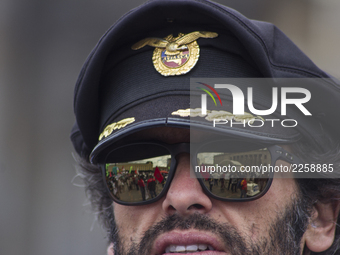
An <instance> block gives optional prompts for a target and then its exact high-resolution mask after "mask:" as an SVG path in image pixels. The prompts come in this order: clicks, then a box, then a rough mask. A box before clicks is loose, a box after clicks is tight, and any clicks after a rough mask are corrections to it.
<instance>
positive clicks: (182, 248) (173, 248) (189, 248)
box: [165, 244, 214, 253]
mask: <svg viewBox="0 0 340 255" xmlns="http://www.w3.org/2000/svg"><path fill="white" fill-rule="evenodd" d="M207 249H209V250H214V248H213V247H212V246H210V245H206V244H190V245H169V246H168V247H166V249H165V253H171V252H196V251H205V250H207Z"/></svg>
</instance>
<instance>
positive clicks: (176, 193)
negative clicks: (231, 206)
mask: <svg viewBox="0 0 340 255" xmlns="http://www.w3.org/2000/svg"><path fill="white" fill-rule="evenodd" d="M176 159H177V167H176V173H175V176H174V178H173V180H172V182H171V184H170V188H169V190H168V193H167V194H166V196H165V199H164V201H163V203H162V208H163V210H164V211H165V212H166V213H167V214H169V215H171V214H174V213H177V214H180V215H182V216H186V215H189V214H193V213H208V212H209V211H210V210H211V209H212V201H211V199H210V198H209V197H208V196H207V195H206V194H205V193H204V192H203V189H202V187H201V185H200V183H199V182H198V180H197V179H196V178H194V177H193V175H192V176H190V171H193V170H192V168H191V167H190V155H189V154H188V153H183V154H179V155H178V156H177V158H176Z"/></svg>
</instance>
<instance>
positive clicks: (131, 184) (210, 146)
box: [100, 140, 301, 205]
mask: <svg viewBox="0 0 340 255" xmlns="http://www.w3.org/2000/svg"><path fill="white" fill-rule="evenodd" d="M179 153H189V154H190V155H191V164H192V168H193V169H192V171H193V172H194V175H193V177H194V178H197V180H198V181H199V183H200V185H201V187H202V189H203V191H204V193H205V194H207V195H208V196H209V197H212V198H214V199H218V200H222V201H238V202H244V201H251V200H255V199H258V198H260V197H262V196H263V195H264V194H266V192H267V191H268V190H269V188H270V186H271V183H272V180H273V175H274V171H273V166H275V163H276V161H277V160H279V159H281V160H284V161H286V162H288V163H290V164H299V163H301V161H300V160H299V159H298V158H297V157H295V156H294V155H293V154H291V153H289V152H288V151H286V150H285V149H283V148H282V147H280V146H277V145H272V146H267V147H265V146H263V145H262V146H261V145H259V144H252V143H249V142H246V143H241V142H240V141H239V140H238V141H236V140H219V141H213V142H207V143H204V144H193V143H178V144H165V143H161V142H138V143H129V144H126V145H123V146H119V147H117V148H114V149H112V150H109V152H108V154H107V155H106V157H105V161H104V162H103V163H100V166H101V168H102V173H103V178H104V182H105V184H106V186H107V189H108V191H109V193H110V195H111V197H112V199H113V200H114V201H115V202H116V203H119V204H122V205H145V204H150V203H154V202H156V201H158V200H159V199H160V198H162V197H163V196H164V195H165V194H166V193H167V191H168V189H169V187H170V184H171V181H172V179H173V177H174V175H175V172H176V166H177V161H176V156H177V155H178V154H179ZM264 170H265V171H264ZM270 170H271V171H270Z"/></svg>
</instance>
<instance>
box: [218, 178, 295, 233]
mask: <svg viewBox="0 0 340 255" xmlns="http://www.w3.org/2000/svg"><path fill="white" fill-rule="evenodd" d="M296 194H297V186H296V183H295V181H294V179H274V180H273V183H272V186H271V187H270V189H269V190H268V192H267V193H266V194H265V195H264V196H263V197H261V198H259V199H257V200H254V201H250V202H243V203H238V202H230V203H226V202H222V203H221V202H219V201H214V208H216V210H215V212H220V213H218V214H217V215H218V220H219V221H220V222H221V221H225V222H228V223H229V224H230V225H232V226H234V227H235V228H236V229H237V230H238V232H239V233H240V234H241V235H242V236H243V237H246V238H247V237H250V238H252V239H254V240H255V239H259V238H261V237H265V236H266V235H267V233H268V231H269V228H270V226H271V224H273V223H274V222H275V221H276V220H277V219H278V217H279V216H280V214H281V213H283V212H284V211H285V209H286V207H288V206H290V204H291V203H292V199H293V197H294V196H295V195H296Z"/></svg>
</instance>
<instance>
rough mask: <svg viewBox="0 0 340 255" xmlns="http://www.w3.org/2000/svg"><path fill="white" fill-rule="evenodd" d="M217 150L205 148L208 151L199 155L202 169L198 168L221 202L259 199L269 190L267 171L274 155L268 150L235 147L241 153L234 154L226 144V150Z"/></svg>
mask: <svg viewBox="0 0 340 255" xmlns="http://www.w3.org/2000/svg"><path fill="white" fill-rule="evenodd" d="M215 145H216V144H215ZM215 147H217V148H215V149H212V148H202V149H203V151H207V152H200V153H198V154H197V162H198V164H199V166H198V168H197V166H196V168H197V169H195V172H196V173H197V172H199V175H200V178H202V181H203V183H204V185H205V186H206V188H207V190H209V191H210V192H211V193H212V194H213V195H214V196H216V197H218V198H221V199H223V198H227V199H244V198H256V197H259V196H262V195H263V194H264V193H265V192H266V191H267V190H268V188H269V186H270V183H271V182H270V179H269V174H268V171H265V169H266V167H268V166H269V165H271V154H270V153H269V151H268V150H267V149H266V148H263V149H255V150H250V151H248V150H247V151H244V149H243V150H241V148H238V149H237V148H233V150H234V151H235V150H236V151H238V152H231V151H226V150H225V147H226V146H225V145H224V150H219V149H218V147H219V146H215ZM222 148H223V146H221V147H220V149H222ZM204 149H205V150H204ZM230 150H232V149H230Z"/></svg>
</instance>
